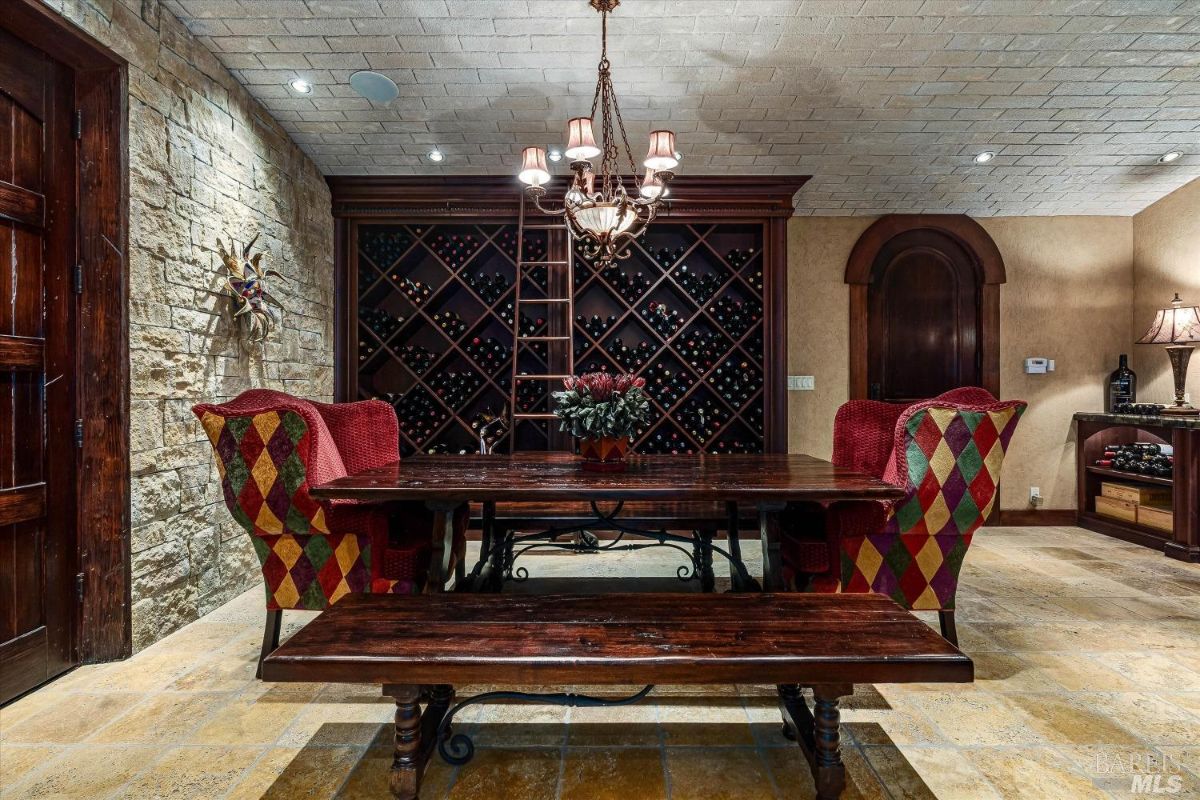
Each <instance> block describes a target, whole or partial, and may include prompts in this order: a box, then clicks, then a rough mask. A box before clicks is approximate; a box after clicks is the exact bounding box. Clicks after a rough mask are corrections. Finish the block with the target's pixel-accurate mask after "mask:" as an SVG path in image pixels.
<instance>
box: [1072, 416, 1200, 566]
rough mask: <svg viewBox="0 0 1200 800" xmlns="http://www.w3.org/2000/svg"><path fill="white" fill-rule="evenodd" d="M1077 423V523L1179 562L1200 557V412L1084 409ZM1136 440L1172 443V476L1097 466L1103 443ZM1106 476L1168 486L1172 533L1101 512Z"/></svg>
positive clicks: (1106, 444)
mask: <svg viewBox="0 0 1200 800" xmlns="http://www.w3.org/2000/svg"><path fill="white" fill-rule="evenodd" d="M1075 424H1076V447H1075V458H1076V465H1077V469H1078V482H1077V486H1078V493H1079V497H1078V505H1077V511H1076V520H1077V522H1078V524H1079V526H1080V527H1081V528H1087V529H1088V530H1091V531H1096V532H1097V533H1103V534H1106V535H1108V536H1114V537H1116V538H1118V539H1123V540H1125V541H1128V542H1134V543H1135V544H1141V545H1145V546H1147V547H1153V548H1155V549H1159V550H1162V551H1163V553H1165V554H1166V555H1168V556H1170V557H1171V558H1177V559H1179V560H1181V561H1193V562H1200V417H1169V416H1155V417H1147V416H1139V415H1135V414H1103V413H1091V412H1080V413H1077V414H1075ZM1138 441H1141V442H1154V443H1158V444H1169V445H1171V446H1172V447H1173V448H1174V451H1175V469H1174V474H1173V475H1172V476H1171V477H1170V478H1158V477H1151V476H1147V475H1137V474H1133V473H1126V472H1117V471H1115V470H1111V469H1106V468H1104V467H1098V466H1096V465H1095V462H1096V460H1097V459H1099V458H1100V456H1101V454H1103V452H1104V448H1105V447H1107V446H1109V445H1114V444H1127V443H1130V442H1138ZM1105 481H1121V482H1128V483H1132V484H1144V485H1154V486H1167V487H1170V488H1171V494H1172V502H1171V507H1172V512H1173V515H1174V530H1173V531H1172V532H1170V533H1168V532H1167V531H1160V530H1156V529H1154V528H1149V527H1146V526H1144V525H1138V524H1137V523H1135V522H1126V521H1123V520H1118V519H1112V518H1110V517H1105V516H1101V515H1099V514H1097V513H1096V512H1095V501H1096V495H1098V494H1100V484H1101V483H1103V482H1105Z"/></svg>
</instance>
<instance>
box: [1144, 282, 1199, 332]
mask: <svg viewBox="0 0 1200 800" xmlns="http://www.w3.org/2000/svg"><path fill="white" fill-rule="evenodd" d="M1185 342H1200V308H1198V307H1196V306H1185V305H1184V304H1183V301H1182V300H1180V299H1179V295H1178V294H1176V295H1175V299H1174V300H1172V301H1171V307H1170V308H1162V309H1159V311H1158V313H1157V314H1155V315H1154V322H1153V323H1151V324H1150V330H1148V331H1146V334H1145V336H1143V337H1142V338H1140V339H1138V344H1182V343H1185Z"/></svg>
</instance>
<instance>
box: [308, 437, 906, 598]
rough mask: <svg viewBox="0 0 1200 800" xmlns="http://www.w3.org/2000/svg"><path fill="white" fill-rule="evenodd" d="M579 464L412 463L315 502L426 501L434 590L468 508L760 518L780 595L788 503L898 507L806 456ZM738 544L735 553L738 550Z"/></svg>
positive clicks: (574, 459) (773, 586) (872, 485)
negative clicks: (638, 504) (635, 508)
mask: <svg viewBox="0 0 1200 800" xmlns="http://www.w3.org/2000/svg"><path fill="white" fill-rule="evenodd" d="M580 463H581V462H580V459H579V457H578V456H575V455H572V454H570V453H563V452H521V453H516V454H513V455H462V456H454V455H436V456H413V457H411V458H406V459H403V460H401V461H397V462H394V463H392V464H387V465H385V466H382V467H378V468H375V469H370V470H365V471H363V472H359V473H356V474H354V475H348V476H346V477H344V478H338V479H337V480H334V481H330V482H329V483H325V484H322V485H320V486H317V487H315V488H313V490H312V494H313V496H314V497H317V498H322V499H350V500H359V501H368V502H394V501H420V502H423V503H425V504H426V506H427V507H428V508H429V509H430V510H431V511H432V512H433V518H434V524H433V531H432V543H433V555H432V558H431V559H430V575H429V581H428V585H429V586H430V587H432V590H433V591H438V590H440V588H441V587H443V586H444V585H445V583H446V581H447V580H448V579H449V577H450V575H449V573H450V567H451V557H452V548H453V539H454V515H455V512H456V511H457V509H458V508H459V507H460V506H462V505H463V504H466V503H471V502H477V503H481V504H483V515H484V518H485V519H486V518H487V517H488V515H489V511H490V512H491V514H492V515H493V516H494V513H495V504H496V503H539V504H543V505H544V504H548V503H549V504H553V503H564V504H566V503H578V502H580V501H583V502H591V503H596V502H601V501H660V502H663V503H668V502H669V503H687V502H713V501H720V502H723V503H726V504H727V505H728V506H729V507H730V508H731V509H732V511H731V514H732V517H733V518H734V519H736V517H737V514H738V505H739V504H742V505H746V504H752V505H753V506H754V507H755V508H756V509H757V512H758V521H759V536H760V539H761V541H762V556H763V588H764V589H766V590H768V591H776V590H779V589H781V588H782V578H781V575H780V566H781V565H780V553H779V547H780V529H779V513H780V512H781V511H783V510H784V508H785V507H786V506H787V504H788V503H793V502H804V501H817V502H822V503H837V502H849V501H863V500H888V499H892V498H896V497H900V496H901V495H902V492H901V490H900V489H899V488H897V487H896V486H893V485H891V484H889V483H885V482H883V481H881V480H878V479H876V478H873V477H871V476H869V475H864V474H862V473H858V472H854V471H852V470H847V469H842V468H840V467H836V466H834V465H833V464H831V463H829V462H828V461H824V460H822V459H819V458H814V457H812V456H808V455H802V454H783V453H759V454H748V455H694V456H689V455H663V456H658V455H645V456H633V457H631V458H630V459H629V464H628V469H627V470H626V471H625V472H615V473H603V472H587V471H584V470H583V469H582V468H581V466H580ZM735 540H736V537H734V541H731V542H730V544H731V547H735V546H736V541H735Z"/></svg>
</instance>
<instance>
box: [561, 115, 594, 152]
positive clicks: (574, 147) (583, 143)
mask: <svg viewBox="0 0 1200 800" xmlns="http://www.w3.org/2000/svg"><path fill="white" fill-rule="evenodd" d="M563 154H564V155H566V157H567V158H569V159H571V160H572V161H587V160H588V159H589V158H595V157H596V156H598V155H600V148H599V147H597V146H596V137H595V135H594V134H593V133H592V118H591V117H575V118H574V119H570V120H567V149H566V150H564V151H563Z"/></svg>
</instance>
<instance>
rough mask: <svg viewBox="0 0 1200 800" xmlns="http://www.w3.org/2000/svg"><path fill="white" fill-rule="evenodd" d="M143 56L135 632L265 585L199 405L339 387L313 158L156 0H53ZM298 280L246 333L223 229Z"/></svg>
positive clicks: (134, 274) (137, 103) (136, 224)
mask: <svg viewBox="0 0 1200 800" xmlns="http://www.w3.org/2000/svg"><path fill="white" fill-rule="evenodd" d="M46 2H47V4H48V5H49V6H51V7H52V8H54V9H56V10H57V11H59V12H60V13H62V14H63V15H64V16H65V17H67V18H68V19H70V20H71V21H72V22H74V23H76V24H78V25H80V26H81V27H83V28H84V29H85V30H87V31H88V32H89V33H90V34H91V35H92V36H94V37H95V38H96V39H98V40H99V41H100V42H102V43H103V44H105V45H107V46H108V47H109V48H111V49H112V50H114V51H116V52H117V53H118V54H119V55H121V56H122V57H123V58H125V59H127V60H128V62H129V165H130V209H129V211H130V237H129V250H130V252H129V268H130V276H129V277H130V332H129V337H130V361H131V364H130V366H131V393H132V398H131V399H132V403H131V406H132V408H131V412H132V413H131V416H132V420H131V427H132V433H131V442H130V446H131V451H132V472H133V476H132V482H133V486H132V490H133V491H132V496H133V508H132V518H133V532H132V551H133V643H134V649H135V650H137V649H141V648H143V647H145V646H146V645H148V644H150V643H152V642H154V641H155V640H157V639H159V638H161V637H162V636H164V635H166V634H167V633H169V632H171V631H173V630H175V629H176V628H179V627H180V626H182V625H184V624H185V623H187V622H189V621H191V620H194V619H196V618H198V617H200V616H201V615H203V614H205V613H207V612H209V611H210V610H212V609H213V608H215V607H216V606H218V605H220V604H221V603H223V602H225V601H226V600H228V599H229V598H230V597H232V596H233V595H234V594H236V593H238V592H240V591H243V590H244V589H246V588H248V587H250V586H253V585H255V584H256V583H258V582H260V581H261V578H260V576H259V572H258V562H257V559H256V558H255V556H254V553H253V550H252V549H251V547H250V543H249V539H248V538H247V536H246V535H245V533H244V532H243V531H242V530H241V529H240V528H238V527H237V526H236V525H235V524H234V523H233V521H232V519H231V518H230V516H229V513H228V512H227V511H226V509H225V506H224V503H223V502H222V500H221V493H220V487H219V485H218V484H217V477H216V469H215V467H214V464H213V458H212V453H211V450H210V448H209V445H208V442H207V440H206V439H205V437H204V434H203V432H202V431H201V430H200V428H199V426H198V424H197V423H196V421H195V419H194V417H193V416H192V414H191V412H190V410H189V409H190V407H191V405H192V404H193V403H196V402H198V401H200V400H212V399H214V398H215V399H224V398H228V397H231V396H233V395H236V394H238V393H239V392H241V391H243V390H244V389H247V388H250V387H252V386H269V387H274V388H280V389H285V390H287V391H290V392H293V393H295V394H299V395H304V396H308V397H313V398H318V399H328V398H329V397H330V396H331V395H332V392H333V265H332V260H333V225H332V219H331V217H330V214H329V192H328V190H327V188H326V185H325V182H324V180H323V179H322V177H321V174H320V173H319V171H318V170H317V168H316V167H315V166H314V165H313V163H312V162H311V161H310V160H309V159H308V157H307V156H305V155H304V154H303V153H302V152H301V151H300V149H299V148H298V147H296V145H295V144H294V143H293V142H292V141H291V139H289V138H288V136H287V134H286V133H284V132H283V130H282V129H281V128H280V127H279V126H278V124H277V123H276V122H275V121H274V120H272V119H271V117H270V116H269V115H268V114H267V112H266V111H265V110H264V109H263V108H262V107H261V106H260V105H259V104H258V103H257V102H256V101H254V100H253V99H252V98H251V97H250V96H249V94H247V92H246V91H245V90H244V89H243V88H242V87H241V86H240V85H239V84H238V83H237V82H236V81H235V80H234V79H233V77H232V76H231V75H230V74H229V73H228V71H226V69H225V68H224V67H223V66H221V64H220V63H219V62H218V61H217V59H216V58H215V57H213V55H212V54H211V53H210V52H209V51H208V50H206V49H205V48H204V47H203V45H201V44H200V43H199V42H197V41H196V40H195V38H194V37H193V36H192V35H191V34H190V33H189V32H188V31H187V29H186V28H185V27H184V26H183V25H182V23H180V22H179V20H178V19H176V18H175V17H174V16H173V15H172V14H171V13H170V12H169V11H167V10H166V9H165V8H163V7H161V6H160V4H159V2H158V0H46ZM255 233H258V234H259V235H260V236H259V240H258V243H259V245H260V246H261V247H263V248H264V249H265V250H266V251H267V256H266V262H267V264H268V265H269V266H271V267H273V268H275V269H278V270H279V271H280V272H281V273H283V275H284V276H285V277H286V280H285V281H279V280H278V279H276V281H275V286H274V287H273V290H274V292H275V294H276V295H277V296H279V297H280V298H281V300H282V302H283V304H284V306H285V308H286V313H285V314H284V321H283V325H282V327H281V328H278V329H277V330H276V331H275V332H274V333H273V334H272V336H271V337H270V339H269V340H268V341H267V343H266V344H265V346H247V345H245V344H243V343H242V339H241V337H240V335H239V332H240V331H239V325H240V322H239V321H237V320H234V318H233V316H232V309H231V305H230V300H229V298H228V297H227V296H226V295H225V294H224V293H223V290H222V287H223V274H222V273H223V271H224V267H223V266H222V264H221V261H220V258H219V256H218V255H217V254H216V253H215V252H214V249H213V248H214V246H215V242H216V239H217V237H218V236H221V237H225V239H226V240H228V237H229V236H230V235H232V236H233V237H234V238H236V239H237V240H238V242H239V244H240V243H242V242H245V241H246V239H247V238H249V237H250V236H253V235H254V234H255Z"/></svg>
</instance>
